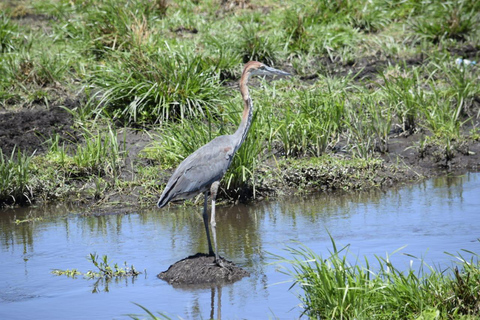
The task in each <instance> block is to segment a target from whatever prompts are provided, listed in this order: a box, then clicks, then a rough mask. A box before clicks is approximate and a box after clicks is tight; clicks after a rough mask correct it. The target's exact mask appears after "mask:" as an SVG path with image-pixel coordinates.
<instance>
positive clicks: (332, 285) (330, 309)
mask: <svg viewBox="0 0 480 320" xmlns="http://www.w3.org/2000/svg"><path fill="white" fill-rule="evenodd" d="M287 251H288V252H289V254H290V255H292V256H293V258H292V259H288V260H287V259H284V258H280V257H279V262H282V263H286V264H287V265H286V266H285V268H287V271H285V272H286V273H287V274H289V275H291V276H292V277H293V279H294V284H293V285H292V287H293V286H297V287H299V288H300V289H301V292H302V294H301V296H300V297H299V298H300V299H301V301H302V306H303V308H304V314H305V315H307V316H308V317H310V318H316V319H319V318H321V319H475V317H476V316H478V314H479V312H480V300H479V297H478V294H477V293H478V290H479V288H480V264H479V262H478V258H479V257H478V255H476V254H475V253H473V252H470V251H467V252H466V254H468V255H469V256H472V257H471V258H470V259H466V258H464V257H463V256H462V255H461V254H458V255H456V256H455V255H452V257H454V258H455V259H456V260H459V261H460V263H459V265H458V266H454V267H451V268H449V269H447V270H441V269H439V268H436V267H433V266H429V265H427V264H426V263H425V262H424V261H423V260H421V259H416V258H415V257H413V258H414V259H416V260H419V262H420V267H419V269H418V270H414V269H408V270H405V271H402V270H401V269H399V268H398V267H396V266H395V265H394V264H393V263H392V262H391V261H390V257H391V255H387V257H386V258H382V257H378V256H376V257H375V263H372V262H371V261H369V260H368V259H367V258H366V257H365V258H364V259H363V262H362V259H358V257H352V256H351V254H350V253H349V252H348V247H344V248H337V246H336V244H335V241H334V240H333V239H332V251H331V252H330V254H329V255H328V256H327V257H323V256H319V255H317V254H315V253H314V252H313V251H311V250H309V249H308V248H305V247H300V248H293V247H289V248H288V249H287ZM394 253H395V252H394ZM350 261H355V263H353V264H352V263H351V262H350ZM373 265H376V267H373Z"/></svg>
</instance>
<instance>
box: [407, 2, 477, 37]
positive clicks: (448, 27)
mask: <svg viewBox="0 0 480 320" xmlns="http://www.w3.org/2000/svg"><path fill="white" fill-rule="evenodd" d="M417 6H418V7H419V9H418V12H420V14H419V15H418V16H417V17H416V18H415V19H413V20H412V22H411V25H412V26H413V29H414V30H415V32H416V33H417V34H419V35H421V36H422V37H424V38H426V39H428V40H430V41H432V42H434V43H437V42H440V41H441V40H444V39H455V40H465V39H466V36H467V35H468V34H470V33H471V32H474V31H475V30H476V25H477V24H478V22H479V16H478V12H479V10H480V5H479V4H478V2H477V1H468V0H451V1H420V2H418V4H417Z"/></svg>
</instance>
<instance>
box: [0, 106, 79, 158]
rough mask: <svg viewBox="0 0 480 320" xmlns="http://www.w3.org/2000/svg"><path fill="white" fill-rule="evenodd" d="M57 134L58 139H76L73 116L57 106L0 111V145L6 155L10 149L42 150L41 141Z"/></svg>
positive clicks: (22, 150)
mask: <svg viewBox="0 0 480 320" xmlns="http://www.w3.org/2000/svg"><path fill="white" fill-rule="evenodd" d="M54 134H58V135H59V138H60V143H62V142H70V143H73V142H76V141H77V137H76V132H75V130H74V129H73V117H72V115H71V114H70V113H69V112H68V111H66V110H65V109H62V108H59V107H52V108H50V109H47V108H44V107H43V108H38V109H33V110H31V109H24V110H20V111H14V112H3V113H0V149H1V150H2V151H3V154H5V155H7V156H10V155H11V153H12V151H13V149H14V148H15V149H16V150H21V152H22V153H27V154H31V153H32V152H34V151H36V152H44V151H46V148H47V145H46V144H45V141H47V140H48V139H50V138H51V137H52V136H53V135H54Z"/></svg>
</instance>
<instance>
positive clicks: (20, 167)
mask: <svg viewBox="0 0 480 320" xmlns="http://www.w3.org/2000/svg"><path fill="white" fill-rule="evenodd" d="M32 157H33V155H31V156H29V155H26V154H25V153H22V152H21V151H20V150H15V148H14V149H13V151H12V154H11V155H10V156H7V155H4V154H3V152H2V150H1V149H0V205H3V204H22V203H25V202H30V200H31V198H32V194H31V175H30V161H31V159H32Z"/></svg>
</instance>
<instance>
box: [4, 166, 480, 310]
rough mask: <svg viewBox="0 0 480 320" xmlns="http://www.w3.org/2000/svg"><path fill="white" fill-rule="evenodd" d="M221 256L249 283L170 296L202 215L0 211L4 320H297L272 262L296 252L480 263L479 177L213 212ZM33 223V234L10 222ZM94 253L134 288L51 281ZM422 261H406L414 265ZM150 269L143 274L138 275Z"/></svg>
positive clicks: (401, 263)
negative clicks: (172, 268) (148, 316)
mask: <svg viewBox="0 0 480 320" xmlns="http://www.w3.org/2000/svg"><path fill="white" fill-rule="evenodd" d="M217 211H218V215H217V217H218V220H217V225H218V227H217V236H218V242H219V251H220V254H221V255H222V256H224V257H226V258H228V259H229V260H232V261H234V262H235V263H237V264H238V265H240V266H242V267H244V268H245V269H247V270H248V271H250V272H251V276H250V277H248V278H244V279H243V280H241V281H239V282H237V283H234V284H231V285H226V286H223V287H214V288H174V287H172V286H170V285H169V284H167V283H166V282H164V281H162V280H159V279H158V278H157V277H156V274H158V273H159V272H161V271H164V270H166V269H167V268H168V266H169V265H171V264H172V263H174V262H176V261H178V260H180V259H182V258H185V257H186V256H188V255H191V254H194V253H196V252H199V251H202V252H203V251H206V246H207V244H206V238H205V235H204V230H203V224H202V219H201V213H200V209H199V208H174V209H173V208H171V209H167V210H157V209H152V210H147V211H141V212H131V213H128V214H119V215H107V216H98V217H96V216H84V215H82V212H81V210H80V209H78V208H65V207H61V206H58V207H48V208H27V209H17V210H6V211H3V212H0V266H1V269H2V277H1V279H0V319H30V318H39V319H44V318H45V319H47V318H48V319H65V318H68V319H93V318H94V319H128V318H129V317H128V314H145V312H143V310H141V309H140V308H139V307H138V306H136V305H135V304H134V303H139V304H141V305H143V306H144V307H146V308H148V309H149V310H150V311H152V312H154V313H156V312H162V313H165V314H167V315H169V316H171V317H172V318H177V317H178V316H179V317H182V318H185V319H209V318H216V319H220V318H223V319H266V318H278V319H297V318H298V317H299V316H300V314H301V311H302V310H301V308H300V307H299V299H298V298H297V296H296V295H297V294H299V293H300V292H299V291H298V289H296V288H293V289H292V290H288V289H289V287H290V285H291V283H290V282H289V281H290V280H291V279H290V277H289V276H288V275H285V274H283V273H281V272H278V269H279V265H278V264H275V263H273V262H275V259H274V258H273V256H272V254H273V255H281V256H284V257H287V258H289V256H288V253H287V251H285V247H286V246H292V247H295V248H296V247H299V246H300V244H299V243H297V241H298V242H300V243H302V244H304V245H306V246H308V247H309V248H311V249H312V250H313V251H315V252H316V253H317V254H320V255H323V256H324V257H326V256H328V252H329V250H331V249H332V248H331V244H330V239H329V236H328V233H327V231H326V230H328V231H329V232H330V234H331V235H332V236H333V238H334V239H335V241H336V242H337V245H338V246H343V245H348V244H349V245H350V251H351V252H352V253H353V254H355V255H359V256H360V257H363V256H367V257H369V258H372V259H373V257H374V255H380V256H385V255H386V254H387V253H392V252H393V251H395V250H396V249H399V248H401V247H403V246H406V247H405V248H403V249H402V250H401V251H400V252H399V253H396V254H394V255H393V256H392V257H391V258H390V260H392V261H393V262H394V264H396V265H398V267H400V268H408V266H409V265H410V264H411V263H412V258H411V257H409V256H407V255H404V254H410V255H414V256H418V257H423V258H424V259H425V261H426V262H428V263H430V264H435V265H438V266H439V267H440V268H443V267H448V266H451V265H452V263H453V262H452V260H453V258H452V257H450V256H448V255H446V254H445V253H444V252H450V253H456V252H459V251H460V250H461V249H467V250H471V251H473V252H477V253H480V243H479V242H478V241H477V239H478V238H480V174H479V173H468V174H465V175H462V176H451V177H442V178H436V179H432V180H428V181H426V182H423V183H421V184H416V185H411V186H406V187H403V188H400V189H394V190H390V191H387V192H381V191H375V192H364V193H349V194H343V195H332V194H325V193H321V194H317V195H310V196H308V197H289V198H287V199H279V200H275V201H264V202H261V203H259V204H256V205H248V206H245V205H237V206H233V207H223V208H218V210H217ZM26 218H37V219H38V220H36V221H33V222H29V223H20V224H16V223H15V220H16V219H18V220H22V219H26ZM90 253H97V254H99V255H103V254H106V255H108V257H109V260H110V261H112V262H117V263H119V264H123V262H124V261H126V262H127V263H128V264H134V265H135V267H136V268H137V269H138V270H140V271H143V274H141V275H140V276H138V277H137V278H135V279H131V278H130V279H122V280H120V281H118V282H116V281H111V282H110V283H104V282H101V281H100V282H97V281H95V280H86V279H84V278H82V277H78V278H77V279H72V278H68V277H66V276H55V275H52V274H51V271H52V270H53V269H63V270H65V269H72V268H76V269H78V270H80V271H83V272H85V271H87V270H93V269H94V266H93V265H92V264H91V262H90V261H88V259H87V257H88V256H89V254H90ZM418 263H419V262H418V261H417V260H415V259H413V266H414V267H415V265H416V264H418ZM145 270H146V272H145Z"/></svg>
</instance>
